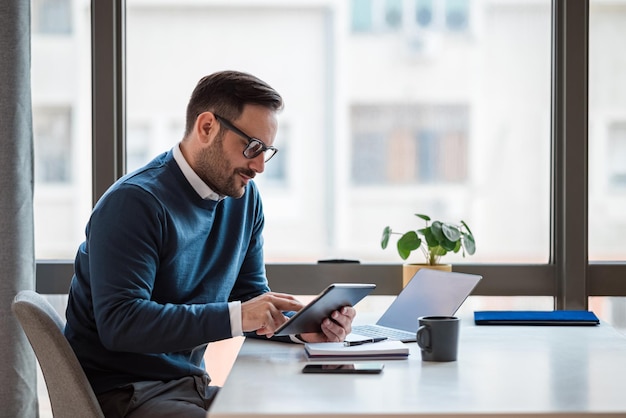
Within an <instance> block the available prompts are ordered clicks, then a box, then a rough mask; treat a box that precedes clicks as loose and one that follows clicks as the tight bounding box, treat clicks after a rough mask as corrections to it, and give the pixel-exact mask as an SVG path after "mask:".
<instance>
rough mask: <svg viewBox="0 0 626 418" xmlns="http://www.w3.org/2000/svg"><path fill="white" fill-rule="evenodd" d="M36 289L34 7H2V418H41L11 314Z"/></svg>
mask: <svg viewBox="0 0 626 418" xmlns="http://www.w3.org/2000/svg"><path fill="white" fill-rule="evenodd" d="M34 288H35V250H34V233H33V134H32V111H31V94H30V1H28V0H2V1H0V341H1V343H0V356H1V357H2V360H0V416H1V417H7V418H9V417H10V418H18V417H38V416H39V412H38V409H39V408H38V402H37V368H36V363H35V356H34V354H33V352H32V350H31V348H30V345H29V343H28V340H27V339H26V337H25V336H24V334H23V333H22V330H21V328H20V326H19V324H18V323H17V321H16V319H15V317H14V316H13V314H12V313H11V301H12V299H13V297H14V296H15V294H16V293H17V292H18V291H20V290H22V289H34Z"/></svg>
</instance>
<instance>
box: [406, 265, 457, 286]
mask: <svg viewBox="0 0 626 418" xmlns="http://www.w3.org/2000/svg"><path fill="white" fill-rule="evenodd" d="M419 269H433V270H441V271H452V264H435V265H430V264H403V265H402V287H405V286H406V285H407V283H408V282H409V281H410V280H411V279H412V278H413V276H414V275H415V273H417V271H418V270H419Z"/></svg>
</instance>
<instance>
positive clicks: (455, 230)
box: [441, 224, 461, 242]
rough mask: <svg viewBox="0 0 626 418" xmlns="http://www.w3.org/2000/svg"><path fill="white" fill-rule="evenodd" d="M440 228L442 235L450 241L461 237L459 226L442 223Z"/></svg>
mask: <svg viewBox="0 0 626 418" xmlns="http://www.w3.org/2000/svg"><path fill="white" fill-rule="evenodd" d="M441 230H442V231H443V235H445V236H446V238H448V239H449V240H450V241H455V242H456V241H458V240H459V239H460V238H461V231H459V227H458V226H456V225H451V224H442V225H441Z"/></svg>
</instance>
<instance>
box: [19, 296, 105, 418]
mask: <svg viewBox="0 0 626 418" xmlns="http://www.w3.org/2000/svg"><path fill="white" fill-rule="evenodd" d="M11 309H12V310H13V313H14V314H15V316H16V317H17V319H18V321H19V322H20V324H21V326H22V328H23V329H24V332H25V333H26V337H27V338H28V341H30V345H31V346H32V347H33V350H34V351H35V355H36V356H37V360H39V365H40V366H41V371H42V372H43V376H44V379H45V381H46V387H47V388H48V396H49V397H50V404H51V406H52V414H53V415H54V417H55V418H75V417H86V418H91V417H94V418H95V417H99V418H104V414H103V413H102V410H101V409H100V405H99V404H98V400H97V399H96V395H95V394H94V392H93V390H92V389H91V385H90V384H89V380H87V376H85V372H84V371H83V369H82V367H81V365H80V363H79V362H78V359H77V358H76V354H75V353H74V350H72V347H71V346H70V344H69V342H68V341H67V339H66V338H65V335H63V327H64V323H63V320H62V319H61V317H60V316H59V314H58V313H57V312H56V311H55V310H54V308H53V307H52V305H50V303H49V302H48V301H47V300H46V299H45V298H44V297H43V296H41V295H40V294H38V293H36V292H34V291H32V290H23V291H21V292H19V293H18V294H17V295H16V296H15V299H14V300H13V303H12V305H11Z"/></svg>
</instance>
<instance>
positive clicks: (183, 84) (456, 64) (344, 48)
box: [126, 0, 551, 262]
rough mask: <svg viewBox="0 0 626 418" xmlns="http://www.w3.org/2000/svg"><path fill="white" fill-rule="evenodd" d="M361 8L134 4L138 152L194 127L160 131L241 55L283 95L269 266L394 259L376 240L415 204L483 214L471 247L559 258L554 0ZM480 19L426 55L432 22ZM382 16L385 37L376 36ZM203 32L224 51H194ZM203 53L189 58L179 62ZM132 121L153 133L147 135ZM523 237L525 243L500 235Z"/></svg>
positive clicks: (504, 256)
mask: <svg viewBox="0 0 626 418" xmlns="http://www.w3.org/2000/svg"><path fill="white" fill-rule="evenodd" d="M349 5H350V13H349V14H345V13H342V11H343V9H342V7H343V6H341V5H339V4H335V3H328V2H325V1H320V2H319V3H316V2H313V3H310V4H309V6H308V7H303V8H298V7H294V6H293V5H292V4H291V3H290V2H284V3H280V2H279V3H276V2H267V3H264V2H257V3H255V5H254V6H253V7H252V6H249V5H248V4H243V3H233V4H228V5H225V4H223V3H219V4H217V3H215V2H213V1H209V0H207V1H203V2H198V3H195V6H194V7H193V8H189V7H187V6H185V4H184V3H180V2H176V1H174V0H172V1H171V2H159V3H152V2H146V1H142V0H128V1H127V40H128V41H127V51H126V54H127V55H126V56H127V59H128V61H127V62H128V67H127V74H128V79H127V83H126V84H127V89H128V96H127V97H128V101H127V103H128V111H127V117H128V120H127V124H128V126H129V135H128V150H129V151H131V150H132V156H133V160H137V162H136V164H139V158H138V157H139V156H145V158H144V163H145V162H147V161H148V160H149V159H151V158H153V157H154V155H156V154H158V153H160V152H163V151H165V150H167V149H169V148H171V147H172V146H173V145H174V144H175V143H176V142H178V141H179V140H180V134H179V133H177V134H176V135H173V134H172V132H170V131H168V130H166V129H161V128H160V127H161V125H162V124H163V121H165V120H167V121H176V120H180V121H182V119H183V117H184V109H185V106H186V103H187V100H188V97H189V94H190V92H191V90H192V89H193V87H194V86H195V83H196V82H197V80H198V79H200V78H201V77H202V76H204V75H206V74H208V73H211V72H213V71H217V70H222V69H240V70H244V71H248V72H251V73H253V74H256V75H258V76H259V77H261V78H262V79H264V80H265V81H267V82H268V83H269V84H270V85H272V86H274V87H275V88H276V89H277V90H278V91H279V92H280V93H281V94H282V95H283V96H284V98H285V102H286V107H285V110H284V112H283V113H282V114H281V115H280V117H279V137H278V138H277V141H276V144H277V146H278V147H279V148H280V152H279V154H278V155H277V156H276V157H275V158H274V159H273V160H272V161H271V162H270V163H269V164H268V165H267V172H266V173H264V174H263V175H260V176H258V178H257V179H258V183H259V187H262V192H263V200H264V206H265V215H266V229H265V242H266V246H265V254H266V258H267V260H268V261H269V262H272V261H281V262H285V261H306V262H313V261H316V260H318V259H321V258H357V259H360V260H364V261H389V262H393V261H397V255H396V254H394V253H393V252H392V251H383V250H382V249H381V248H380V245H379V242H380V241H379V240H380V235H381V233H382V229H383V228H384V226H385V225H389V224H392V226H393V227H394V228H399V229H401V228H404V227H406V226H407V225H410V224H412V223H414V219H413V218H414V217H413V213H416V212H426V213H430V214H431V215H432V216H435V217H438V218H443V219H445V220H450V221H459V220H460V219H463V220H465V221H466V222H468V223H469V224H470V225H472V230H473V232H474V234H475V235H476V239H477V242H478V246H477V247H478V251H477V253H476V255H475V256H474V257H473V258H472V259H471V260H469V261H476V262H479V261H487V260H489V261H492V262H507V261H520V260H532V261H534V262H546V261H547V259H548V256H549V228H548V226H549V217H550V211H549V187H550V186H549V182H550V167H549V164H550V160H549V155H550V42H551V33H550V19H551V18H550V11H551V10H550V3H549V1H548V0H545V1H541V2H533V3H531V4H526V3H524V2H516V3H514V4H509V3H506V2H504V3H499V2H496V3H488V4H485V3H482V2H466V1H452V0H432V1H425V0H418V1H414V0H411V1H406V0H360V1H359V0H354V1H352V2H350V3H349ZM470 7H471V8H473V9H470ZM470 11H471V13H470ZM470 15H472V16H474V15H476V16H480V19H479V20H478V21H480V22H481V24H482V26H481V27H480V30H479V31H478V32H477V33H479V34H480V36H478V37H476V38H475V39H473V40H471V41H470V40H469V39H468V38H463V39H460V38H458V37H446V36H444V37H439V38H429V37H426V38H424V42H426V44H427V49H428V51H429V53H428V54H427V55H424V54H422V53H421V52H419V51H417V52H416V50H415V49H414V45H413V43H412V42H413V40H414V36H413V35H414V32H412V30H413V29H416V27H417V26H418V23H419V22H421V23H419V25H421V26H422V27H423V28H432V29H433V30H434V31H436V32H442V31H443V32H450V33H452V32H458V31H459V30H465V31H467V30H468V29H469V26H470V25H469V16H470ZM414 16H416V17H417V16H421V17H420V18H419V19H418V20H414V19H413V17H414ZM165 25H167V27H168V28H169V30H167V31H163V27H164V26H165ZM350 29H352V30H350ZM370 29H371V30H373V31H382V32H384V33H385V34H386V35H385V36H380V37H379V36H376V37H364V36H362V33H363V31H366V30H370ZM405 29H411V30H409V31H408V32H405ZM429 30H430V29H429ZM285 34H289V36H288V37H286V36H285ZM387 35H388V36H387ZM189 39H213V40H215V39H219V40H220V41H219V42H212V43H211V51H212V53H211V54H195V53H194V51H195V49H194V46H193V44H192V43H189V42H187V41H186V40H189ZM191 56H194V65H193V66H191V67H188V68H181V66H180V65H178V64H177V63H180V62H186V61H187V60H188V59H189V57H191ZM372 57H376V59H373V58H372ZM163 80H167V82H166V83H164V82H163ZM529 85H532V86H534V88H532V89H529V88H527V86H529ZM154 86H158V89H155V87H154ZM136 126H142V127H144V128H142V129H146V130H147V129H149V132H150V134H149V140H146V138H147V137H146V135H145V134H142V135H137V134H136V132H135V127H136ZM148 146H150V147H151V148H150V149H149V150H148V149H147V148H146V147H148ZM142 149H143V151H142ZM129 161H130V160H129ZM136 164H135V163H134V164H133V165H136ZM487 208H489V209H487ZM531 220H532V221H531ZM502 225H507V226H508V227H507V228H502ZM511 234H514V235H515V236H516V239H515V240H513V241H514V242H512V243H511V245H507V246H502V245H501V243H502V242H503V241H511V240H510V239H508V236H510V235H511ZM458 257H460V255H458ZM415 261H416V262H418V261H421V260H415ZM457 261H468V259H465V260H463V259H459V260H457Z"/></svg>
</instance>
